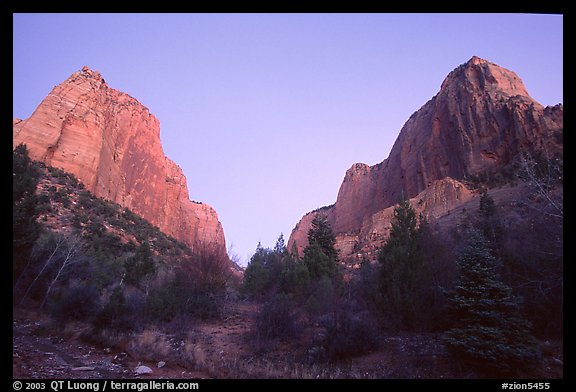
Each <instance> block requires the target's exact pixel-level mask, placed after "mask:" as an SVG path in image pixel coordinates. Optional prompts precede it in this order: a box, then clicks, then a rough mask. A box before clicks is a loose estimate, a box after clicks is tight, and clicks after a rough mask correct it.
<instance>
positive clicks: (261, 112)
mask: <svg viewBox="0 0 576 392" xmlns="http://www.w3.org/2000/svg"><path fill="white" fill-rule="evenodd" d="M13 20H14V50H13V56H14V57H13V62H14V63H13V65H14V74H13V99H14V106H13V116H14V117H19V118H26V117H28V116H30V114H32V112H33V110H34V109H35V108H36V106H37V105H38V104H39V103H40V102H41V100H42V99H43V98H44V97H45V96H46V95H47V94H48V93H49V92H50V90H51V89H52V88H53V87H54V86H55V85H57V84H59V83H61V82H62V81H64V80H65V79H66V78H67V77H68V76H70V74H72V73H73V72H75V71H78V70H79V69H80V68H82V66H84V65H87V66H89V67H90V68H92V69H94V70H97V71H100V72H101V73H102V76H103V77H104V78H105V79H106V81H107V83H108V85H109V86H110V87H112V88H115V89H118V90H121V91H124V92H126V93H128V94H130V95H132V96H133V97H134V98H136V99H138V100H139V101H140V102H141V103H142V104H144V105H145V106H147V107H148V108H149V109H150V111H151V112H152V113H153V114H154V115H155V116H156V117H157V118H158V119H159V120H160V127H161V135H160V136H161V139H162V144H163V147H164V152H165V154H166V155H167V156H168V157H169V158H170V159H172V160H173V161H175V162H176V163H177V164H178V165H180V166H181V167H182V169H183V170H184V173H185V175H186V177H187V179H188V187H189V191H190V196H191V198H193V199H194V200H198V201H203V202H205V203H208V204H210V205H212V206H213V207H214V208H215V209H216V211H217V212H218V215H219V218H220V221H221V222H222V225H223V226H224V232H225V234H226V242H227V245H228V247H230V246H232V253H233V254H236V255H237V256H239V257H240V259H241V262H242V264H246V263H247V261H248V260H249V258H250V255H251V254H252V253H253V252H254V250H255V248H256V245H257V243H258V242H259V241H261V242H262V245H263V246H265V247H273V246H274V243H275V241H276V239H277V238H278V236H279V234H280V233H281V232H282V233H284V237H285V239H286V241H287V240H288V237H289V236H290V232H291V230H292V228H293V227H294V225H295V224H296V223H297V222H298V220H299V219H300V218H301V217H302V216H303V215H304V214H305V213H306V212H308V211H310V210H312V209H315V208H318V207H320V206H323V205H327V204H332V203H334V202H335V200H336V196H337V194H338V189H339V186H340V183H341V181H342V179H343V178H344V174H345V172H346V170H347V169H348V168H349V167H350V166H351V165H352V164H353V163H355V162H364V163H367V164H371V165H372V164H375V163H378V162H381V161H382V160H384V159H385V158H386V157H388V154H389V152H390V149H391V147H392V144H393V143H394V140H395V139H396V137H397V135H398V133H399V131H400V129H401V128H402V125H403V124H404V122H405V121H406V120H407V119H408V117H409V116H410V115H411V114H412V113H413V112H414V111H416V110H418V109H419V108H420V107H421V106H422V105H423V104H424V103H426V102H427V101H428V100H429V99H430V98H432V97H433V96H434V95H435V94H436V93H437V92H438V90H439V88H440V85H441V83H442V81H443V80H444V78H445V77H446V75H447V74H448V73H449V72H450V71H451V70H452V69H454V68H456V67H457V66H458V65H460V64H462V63H464V62H466V61H467V60H469V59H470V57H472V56H473V55H477V56H480V57H482V58H484V59H487V60H489V61H492V62H494V63H496V64H499V65H501V66H503V67H505V68H508V69H510V70H513V71H514V72H516V73H517V74H518V75H519V76H520V78H522V80H523V81H524V83H525V85H526V88H527V89H528V91H529V93H530V94H531V95H532V97H533V98H534V99H536V100H537V101H539V102H540V103H542V104H543V105H554V104H557V103H560V102H563V95H562V94H563V91H562V87H563V67H562V64H563V33H562V31H563V17H562V16H560V15H526V14H15V15H14V19H13Z"/></svg>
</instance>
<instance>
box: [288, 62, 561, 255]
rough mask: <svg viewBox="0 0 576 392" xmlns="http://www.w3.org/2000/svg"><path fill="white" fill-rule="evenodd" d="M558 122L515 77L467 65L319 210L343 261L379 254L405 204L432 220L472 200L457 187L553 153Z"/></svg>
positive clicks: (298, 237)
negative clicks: (385, 152)
mask: <svg viewBox="0 0 576 392" xmlns="http://www.w3.org/2000/svg"><path fill="white" fill-rule="evenodd" d="M563 114H564V109H563V106H562V105H557V106H554V107H543V106H542V105H540V104H539V103H538V102H536V101H534V100H533V99H532V98H531V97H530V95H529V94H528V92H527V91H526V88H525V87H524V84H523V83H522V81H521V80H520V78H519V77H518V75H516V74H515V73H514V72H512V71H509V70H507V69H504V68H502V67H500V66H498V65H496V64H494V63H491V62H489V61H486V60H483V59H481V58H478V57H472V58H471V59H470V60H469V61H468V62H466V63H465V64H462V65H460V66H459V67H457V68H456V69H455V70H453V71H452V72H450V73H449V74H448V76H447V77H446V79H445V80H444V82H443V83H442V85H441V88H440V91H439V92H438V94H436V96H434V97H433V98H432V99H431V100H430V101H428V102H427V103H426V104H425V105H424V106H422V108H420V109H419V110H418V111H417V112H415V113H414V114H413V115H412V116H411V117H410V118H409V119H408V121H407V122H406V123H405V124H404V126H403V127H402V129H401V131H400V134H399V136H398V138H397V140H396V142H395V143H394V146H393V147H392V150H391V152H390V155H389V157H388V158H387V159H385V160H384V161H383V162H381V163H379V164H377V165H374V166H368V165H365V164H361V163H356V164H354V165H352V167H351V168H350V169H348V171H347V172H346V175H345V177H344V181H343V182H342V185H341V186H340V191H339V192H338V197H337V200H336V203H335V204H334V205H333V206H330V207H327V208H324V209H322V212H323V213H325V214H326V215H327V216H328V219H329V221H330V223H331V224H332V227H333V229H334V232H335V233H336V235H337V243H336V246H337V247H338V248H339V249H340V250H341V255H342V256H344V257H347V256H350V255H352V254H353V253H356V252H358V251H363V252H368V251H369V250H373V249H375V248H377V247H378V246H380V244H381V243H382V241H383V240H384V239H385V238H387V232H386V228H387V227H388V228H389V223H390V217H391V216H392V215H391V212H392V211H393V208H392V207H393V205H394V204H395V203H396V202H397V201H398V200H399V199H401V198H403V197H404V198H409V199H411V201H412V202H414V201H416V203H415V206H418V208H417V209H418V210H419V211H421V212H424V213H426V214H430V215H432V217H434V212H433V211H436V213H437V212H438V211H441V210H442V209H443V208H444V209H445V208H448V206H450V205H451V206H452V207H454V206H456V205H458V203H462V202H464V201H466V200H467V199H468V198H469V197H471V195H470V191H468V190H467V189H465V187H464V185H463V184H461V183H459V182H458V181H457V180H461V179H463V178H465V177H466V176H470V175H473V174H475V173H479V172H481V171H483V170H486V169H490V168H494V167H498V166H502V165H506V164H507V163H510V162H511V160H512V159H513V158H514V157H515V156H516V155H517V154H518V153H520V152H522V151H526V150H530V149H535V150H539V149H543V148H548V149H553V148H558V145H557V143H556V138H555V136H557V135H558V134H561V132H562V130H563ZM423 200H424V201H423ZM413 204H414V203H413ZM440 206H444V207H442V208H440ZM386 211H389V213H386ZM314 214H315V212H312V213H309V214H307V215H305V216H304V217H303V218H302V219H301V221H300V222H299V223H298V224H297V225H296V227H295V228H294V230H293V231H292V234H291V236H290V239H289V241H288V246H289V249H291V247H292V243H293V242H296V245H297V247H298V249H299V250H301V249H302V248H303V247H305V246H306V245H307V240H306V238H307V231H308V229H309V226H310V222H311V221H312V219H313V216H314Z"/></svg>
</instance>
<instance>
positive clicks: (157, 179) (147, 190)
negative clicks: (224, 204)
mask: <svg viewBox="0 0 576 392" xmlns="http://www.w3.org/2000/svg"><path fill="white" fill-rule="evenodd" d="M13 124H14V125H13V147H16V146H17V145H18V144H20V143H25V144H26V145H27V147H28V149H29V152H30V156H31V158H33V159H35V160H39V161H43V162H45V163H46V164H48V165H51V166H55V167H59V168H61V169H63V170H65V171H67V172H70V173H73V174H74V175H75V176H76V177H77V178H78V179H79V180H80V181H82V182H83V183H84V185H85V186H86V189H88V190H90V191H91V192H93V193H94V194H95V195H97V196H99V197H103V198H105V199H108V200H111V201H114V202H116V203H118V204H120V205H121V206H123V207H128V208H129V209H131V210H132V211H133V212H135V213H136V214H138V215H140V216H141V217H143V218H144V219H146V220H148V221H149V222H151V223H152V224H154V225H156V226H158V228H160V229H161V230H162V231H163V232H165V233H166V234H169V235H171V236H173V237H175V238H177V239H179V240H181V241H183V242H184V243H186V244H188V245H189V246H191V247H192V248H195V247H198V246H214V247H216V249H218V250H219V251H222V252H225V251H226V245H225V239H224V231H223V229H222V225H221V224H220V222H219V221H218V215H217V214H216V211H214V209H213V208H211V207H210V206H209V205H207V204H202V203H196V202H192V201H190V199H189V196H188V188H187V185H186V177H185V176H184V174H183V173H182V170H181V169H180V167H178V165H176V164H175V163H174V162H172V161H171V160H170V159H168V158H167V157H166V156H165V155H164V152H163V149H162V145H161V143H160V123H159V121H158V119H157V118H156V117H154V116H153V115H152V114H151V113H150V112H149V110H148V109H147V108H146V107H144V106H143V105H142V104H141V103H140V102H138V101H137V100H136V99H134V98H132V97H131V96H129V95H128V94H125V93H122V92H120V91H117V90H115V89H112V88H110V87H108V85H107V84H106V82H105V80H104V78H102V76H101V75H100V73H98V72H96V71H92V70H90V69H89V68H87V67H84V68H82V70H81V71H79V72H76V73H74V74H73V75H72V76H70V77H69V78H68V79H67V80H66V81H65V82H63V83H62V84H60V85H59V86H56V87H55V88H54V89H53V90H52V91H51V92H50V94H48V96H47V97H46V98H45V99H44V100H43V101H42V103H41V104H40V105H39V106H38V108H37V109H36V110H35V111H34V113H33V114H32V115H31V116H30V117H29V118H28V119H26V120H17V119H16V120H14V121H13Z"/></svg>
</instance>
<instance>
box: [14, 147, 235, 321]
mask: <svg viewBox="0 0 576 392" xmlns="http://www.w3.org/2000/svg"><path fill="white" fill-rule="evenodd" d="M13 162H14V206H13V218H14V229H13V233H14V243H13V251H14V258H13V292H14V304H15V305H16V306H18V307H25V308H28V309H37V310H43V311H46V312H48V313H49V314H51V315H52V316H53V317H55V318H56V319H60V320H62V321H66V322H69V321H73V320H76V321H84V322H89V323H91V324H92V326H93V327H94V329H95V331H98V330H100V331H102V330H105V329H120V330H122V329H135V330H138V329H141V328H142V327H143V326H145V325H147V324H154V323H165V322H167V321H170V320H173V319H174V318H176V317H177V316H182V317H184V318H187V319H190V320H191V321H193V320H201V319H207V318H214V317H216V318H217V317H219V315H220V312H221V309H222V304H223V303H224V299H225V297H226V295H227V290H228V289H229V285H230V284H231V282H232V280H233V276H232V273H231V272H230V269H229V261H228V258H227V256H225V255H222V254H221V253H220V252H217V251H214V249H212V248H210V247H206V248H205V249H198V248H197V249H196V250H195V252H192V251H191V250H190V249H189V248H188V247H187V246H186V245H185V244H183V243H182V242H180V241H177V240H175V239H174V238H171V237H169V236H167V235H165V234H164V233H162V232H161V231H160V230H159V229H158V228H156V227H154V226H152V225H151V224H150V223H148V222H147V221H146V220H144V219H142V218H140V217H139V216H137V215H136V214H134V213H132V212H131V211H130V210H128V209H127V208H121V207H120V206H119V205H117V204H115V203H112V202H109V201H105V200H103V199H101V198H98V197H95V196H94V195H92V194H91V193H90V192H88V191H87V190H86V189H85V188H84V186H83V184H82V183H81V182H79V181H78V180H77V179H76V178H75V177H74V176H73V175H71V174H69V173H66V172H64V171H62V170H60V169H56V168H53V167H47V166H45V165H44V164H42V163H40V162H35V161H32V160H30V159H29V158H28V156H27V150H26V147H25V146H24V145H20V146H19V147H17V148H16V150H15V151H14V159H13Z"/></svg>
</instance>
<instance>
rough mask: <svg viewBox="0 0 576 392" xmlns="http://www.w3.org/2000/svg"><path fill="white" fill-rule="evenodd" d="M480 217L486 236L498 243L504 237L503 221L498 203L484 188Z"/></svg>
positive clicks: (495, 243)
mask: <svg viewBox="0 0 576 392" xmlns="http://www.w3.org/2000/svg"><path fill="white" fill-rule="evenodd" d="M479 214H480V219H479V221H478V225H477V226H479V227H480V229H481V230H482V232H483V233H484V236H485V237H486V238H487V239H488V240H489V241H490V242H491V243H492V244H494V245H497V244H498V243H499V242H500V240H501V238H502V232H503V228H502V222H501V220H500V215H499V214H498V209H497V208H496V203H495V202H494V199H493V198H492V196H490V195H489V194H488V191H487V190H486V189H484V190H483V191H482V193H481V194H480V208H479Z"/></svg>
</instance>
